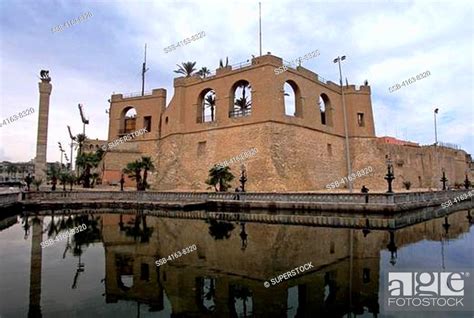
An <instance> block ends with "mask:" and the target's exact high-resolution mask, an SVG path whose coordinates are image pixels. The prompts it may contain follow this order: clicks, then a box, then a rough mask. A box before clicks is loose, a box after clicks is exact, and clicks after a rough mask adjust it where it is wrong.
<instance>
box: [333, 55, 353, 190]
mask: <svg viewBox="0 0 474 318" xmlns="http://www.w3.org/2000/svg"><path fill="white" fill-rule="evenodd" d="M345 59H346V56H345V55H343V56H338V57H336V58H335V59H334V61H333V62H334V63H338V65H339V85H340V86H341V96H342V113H343V116H344V135H345V141H346V163H347V175H348V176H350V175H351V174H352V170H351V158H350V152H349V136H348V130H347V114H346V100H345V98H344V87H343V86H342V69H341V61H344V60H345ZM348 181H349V192H350V193H352V180H348Z"/></svg>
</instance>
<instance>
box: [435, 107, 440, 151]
mask: <svg viewBox="0 0 474 318" xmlns="http://www.w3.org/2000/svg"><path fill="white" fill-rule="evenodd" d="M438 111H439V108H435V110H434V128H435V146H437V145H438V131H437V128H436V115H437V114H438Z"/></svg>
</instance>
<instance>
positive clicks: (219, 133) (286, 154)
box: [154, 123, 345, 191]
mask: <svg viewBox="0 0 474 318" xmlns="http://www.w3.org/2000/svg"><path fill="white" fill-rule="evenodd" d="M243 136H245V137H243ZM328 144H330V145H331V146H330V148H331V149H328ZM343 147H344V142H343V139H342V138H341V137H337V136H333V135H328V134H325V133H322V132H318V131H315V130H310V129H306V128H301V127H297V126H293V125H286V124H280V123H263V124H254V125H245V126H238V127H232V128H227V129H216V130H209V131H205V132H199V133H192V134H185V135H172V136H168V137H166V138H164V139H162V140H160V142H159V150H158V154H159V156H158V157H157V160H158V164H157V166H158V167H159V168H158V172H157V179H156V181H157V184H156V185H155V186H154V188H155V189H157V190H206V189H207V188H208V185H207V184H205V180H206V179H207V177H208V171H209V169H210V168H211V167H212V166H213V165H214V164H217V163H219V162H222V161H224V160H228V161H229V160H230V159H231V158H232V157H234V156H238V155H240V154H243V152H244V151H247V150H250V149H252V148H256V149H257V153H256V154H255V155H254V156H251V157H250V158H249V159H244V161H240V162H236V163H234V164H231V165H230V168H231V172H232V173H233V174H234V175H235V176H236V179H234V181H233V182H232V185H233V188H232V190H233V189H234V188H235V187H237V186H238V185H239V182H238V176H239V175H240V167H241V164H242V163H245V164H246V166H247V168H246V169H247V174H248V182H247V184H246V190H248V191H311V190H316V189H324V188H325V185H326V184H327V183H330V182H333V181H334V180H336V179H338V178H339V179H340V178H341V177H342V176H341V173H340V172H339V171H345V161H344V156H343V151H344V148H343ZM330 152H332V155H331V154H330Z"/></svg>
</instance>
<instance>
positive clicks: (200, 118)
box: [197, 115, 216, 124]
mask: <svg viewBox="0 0 474 318" xmlns="http://www.w3.org/2000/svg"><path fill="white" fill-rule="evenodd" d="M215 121H216V115H214V116H211V115H205V116H198V117H197V122H198V123H199V124H202V123H212V122H215Z"/></svg>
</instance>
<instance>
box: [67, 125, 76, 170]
mask: <svg viewBox="0 0 474 318" xmlns="http://www.w3.org/2000/svg"><path fill="white" fill-rule="evenodd" d="M67 130H68V132H69V138H71V167H70V168H71V171H72V160H73V156H72V148H73V147H74V141H75V140H76V137H75V136H74V135H73V134H72V132H71V127H69V125H68V126H67Z"/></svg>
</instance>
